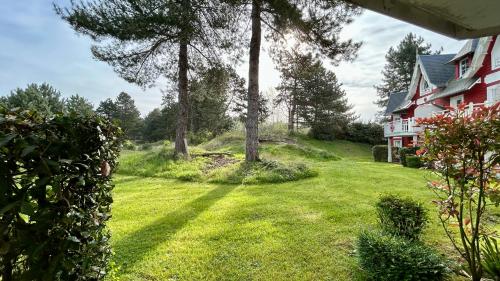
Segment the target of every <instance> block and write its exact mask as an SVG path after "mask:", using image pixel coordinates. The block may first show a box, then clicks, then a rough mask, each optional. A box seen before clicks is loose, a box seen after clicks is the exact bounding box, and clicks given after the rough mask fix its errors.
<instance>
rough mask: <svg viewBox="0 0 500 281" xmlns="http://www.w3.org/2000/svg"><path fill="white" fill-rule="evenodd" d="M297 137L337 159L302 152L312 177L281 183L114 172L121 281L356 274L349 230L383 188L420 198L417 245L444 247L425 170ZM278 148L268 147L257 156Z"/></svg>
mask: <svg viewBox="0 0 500 281" xmlns="http://www.w3.org/2000/svg"><path fill="white" fill-rule="evenodd" d="M300 143H301V144H302V145H304V146H306V145H307V146H308V147H310V148H312V149H313V150H314V149H317V150H314V151H319V150H322V151H327V152H329V153H333V154H335V155H338V156H340V157H342V159H341V160H336V159H334V160H329V159H323V160H317V159H314V158H307V157H303V159H302V161H305V162H307V163H309V164H310V165H312V166H313V168H314V169H315V170H316V171H317V173H318V176H316V177H313V178H308V179H303V180H299V181H294V182H287V183H281V184H255V185H253V184H213V183H208V182H186V181H180V180H177V179H169V178H165V177H142V176H126V175H123V173H122V175H118V176H116V177H115V182H116V189H115V191H114V196H115V197H114V198H115V203H114V204H113V218H112V220H111V222H110V227H111V230H112V235H113V236H112V244H113V247H114V251H115V254H116V255H115V261H116V263H117V264H118V266H120V270H119V277H120V280H275V281H276V280H364V276H363V273H362V272H361V270H360V269H359V267H358V266H357V261H356V256H355V243H356V237H357V234H358V233H359V232H360V230H362V229H366V228H370V227H374V226H375V224H376V216H375V209H374V204H375V202H376V201H377V199H378V196H379V195H380V194H381V193H388V192H390V193H396V194H401V195H407V196H411V197H413V198H415V199H418V200H421V201H422V202H425V204H426V206H427V207H428V209H429V210H430V214H431V218H432V219H433V220H432V221H431V223H430V226H429V227H428V228H427V230H426V231H425V236H424V240H425V242H426V243H428V244H431V245H434V246H436V247H438V248H439V249H440V250H441V251H442V252H447V251H451V249H450V248H449V246H448V245H449V243H448V241H447V239H446V238H445V235H444V232H443V231H442V230H441V228H440V225H439V224H438V222H437V219H434V218H436V217H435V215H436V213H435V212H434V210H435V209H434V206H433V205H431V203H430V201H431V199H432V198H433V194H432V192H431V191H430V190H428V189H427V188H426V187H425V182H426V180H425V176H426V173H425V172H423V171H420V170H415V169H410V168H403V167H401V166H399V165H394V164H387V163H374V162H372V160H371V153H370V147H369V146H366V145H361V144H353V143H349V142H343V141H337V142H320V141H313V140H307V139H301V140H300ZM285 148H287V146H283V149H285ZM279 149H280V146H277V145H267V146H266V147H265V148H264V151H265V152H264V157H271V158H272V157H278V156H276V155H279V153H276V151H279ZM290 155H291V154H290V153H287V154H286V155H283V157H287V158H289V157H290ZM455 280H459V279H455Z"/></svg>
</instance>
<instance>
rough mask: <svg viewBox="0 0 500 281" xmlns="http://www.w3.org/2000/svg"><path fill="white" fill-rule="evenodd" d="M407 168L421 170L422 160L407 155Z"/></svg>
mask: <svg viewBox="0 0 500 281" xmlns="http://www.w3.org/2000/svg"><path fill="white" fill-rule="evenodd" d="M406 166H408V167H409V168H420V167H422V166H423V165H422V160H420V157H419V156H416V155H407V156H406Z"/></svg>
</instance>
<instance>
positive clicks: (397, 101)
mask: <svg viewBox="0 0 500 281" xmlns="http://www.w3.org/2000/svg"><path fill="white" fill-rule="evenodd" d="M407 94H408V92H399V93H392V94H391V95H390V96H389V101H388V102H387V108H386V109H385V115H389V114H391V113H392V112H393V111H394V110H395V109H396V108H398V107H399V106H400V105H401V104H402V103H403V101H404V100H405V97H406V95H407Z"/></svg>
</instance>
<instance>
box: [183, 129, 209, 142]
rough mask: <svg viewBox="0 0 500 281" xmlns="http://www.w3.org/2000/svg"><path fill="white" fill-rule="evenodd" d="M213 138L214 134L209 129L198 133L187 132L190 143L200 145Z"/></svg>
mask: <svg viewBox="0 0 500 281" xmlns="http://www.w3.org/2000/svg"><path fill="white" fill-rule="evenodd" d="M213 138H214V134H213V133H211V132H209V131H207V130H202V131H199V132H196V133H194V132H188V134H187V140H188V143H189V144H190V145H198V144H200V143H204V142H207V141H209V140H211V139H213Z"/></svg>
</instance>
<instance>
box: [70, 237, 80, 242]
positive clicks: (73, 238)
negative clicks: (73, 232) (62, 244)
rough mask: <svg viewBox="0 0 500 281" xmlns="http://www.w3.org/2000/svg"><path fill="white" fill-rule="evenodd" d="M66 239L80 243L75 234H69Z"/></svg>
mask: <svg viewBox="0 0 500 281" xmlns="http://www.w3.org/2000/svg"><path fill="white" fill-rule="evenodd" d="M68 240H69V241H72V242H75V243H80V239H78V238H76V237H75V236H69V237H68Z"/></svg>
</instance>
